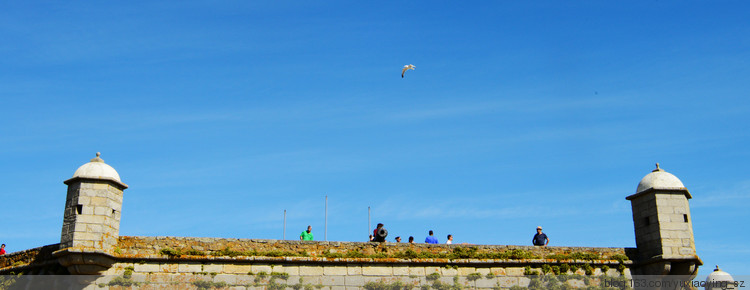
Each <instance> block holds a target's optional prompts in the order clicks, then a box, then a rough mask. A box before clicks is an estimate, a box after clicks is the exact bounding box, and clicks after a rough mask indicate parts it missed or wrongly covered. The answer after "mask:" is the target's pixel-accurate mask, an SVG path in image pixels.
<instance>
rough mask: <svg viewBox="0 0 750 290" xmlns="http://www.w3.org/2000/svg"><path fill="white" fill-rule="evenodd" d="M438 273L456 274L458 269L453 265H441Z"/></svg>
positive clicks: (444, 274) (445, 274)
mask: <svg viewBox="0 0 750 290" xmlns="http://www.w3.org/2000/svg"><path fill="white" fill-rule="evenodd" d="M440 274H441V275H443V276H456V275H458V269H456V268H453V267H441V268H440Z"/></svg>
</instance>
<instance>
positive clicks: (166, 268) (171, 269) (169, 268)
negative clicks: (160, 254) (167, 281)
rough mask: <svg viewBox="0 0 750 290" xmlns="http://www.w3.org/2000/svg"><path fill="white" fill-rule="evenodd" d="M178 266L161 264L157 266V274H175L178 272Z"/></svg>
mask: <svg viewBox="0 0 750 290" xmlns="http://www.w3.org/2000/svg"><path fill="white" fill-rule="evenodd" d="M178 266H179V265H178V264H175V263H163V264H159V269H158V272H162V273H177V272H179V270H178Z"/></svg>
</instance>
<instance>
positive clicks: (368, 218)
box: [367, 206, 370, 237]
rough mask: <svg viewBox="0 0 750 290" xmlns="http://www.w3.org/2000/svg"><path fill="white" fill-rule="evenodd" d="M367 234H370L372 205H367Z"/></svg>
mask: <svg viewBox="0 0 750 290" xmlns="http://www.w3.org/2000/svg"><path fill="white" fill-rule="evenodd" d="M367 236H368V237H369V236H370V207H369V206H368V207H367Z"/></svg>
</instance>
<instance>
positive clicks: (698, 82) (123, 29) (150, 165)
mask: <svg viewBox="0 0 750 290" xmlns="http://www.w3.org/2000/svg"><path fill="white" fill-rule="evenodd" d="M749 9H750V4H748V3H746V2H743V1H719V2H705V1H687V2H685V1H640V2H635V3H627V4H625V3H620V2H612V1H567V2H564V3H560V2H559V1H535V2H533V3H525V2H511V1H496V2H489V1H483V2H455V1H430V2H409V3H403V2H372V3H352V2H350V1H314V2H310V1H294V2H292V1H253V2H250V1H232V2H229V1H205V2H204V1H181V2H179V3H177V2H160V3H155V2H154V1H130V2H127V3H125V2H123V3H117V2H101V3H91V2H83V1H73V2H69V3H60V2H55V1H49V2H43V1H22V2H4V3H2V4H0V39H2V41H0V54H1V55H2V56H3V57H1V58H0V96H1V97H2V106H0V123H1V124H2V126H0V136H2V138H1V139H0V172H2V174H1V175H0V196H1V197H2V204H3V207H2V208H3V210H2V211H0V221H2V225H3V226H2V227H0V241H1V242H3V243H6V244H8V249H9V250H10V251H17V250H22V249H27V248H31V247H36V246H42V245H47V244H53V243H56V242H58V241H59V236H60V228H61V224H62V213H63V206H64V199H65V190H66V187H65V185H64V184H63V183H62V181H64V180H66V179H68V178H70V177H71V176H72V174H73V172H74V171H75V170H76V168H78V167H79V166H80V165H82V164H84V163H86V162H88V160H89V159H91V158H93V157H94V154H95V152H102V158H103V159H104V160H105V161H106V162H107V163H108V164H110V165H112V166H113V167H114V168H115V169H117V171H118V172H119V173H120V175H121V177H122V180H123V182H125V183H126V184H128V185H129V186H130V188H129V189H127V190H126V191H125V200H124V205H123V212H122V224H121V229H120V234H121V235H132V236H156V235H159V236H164V235H169V236H201V237H234V238H263V239H280V238H282V235H283V234H284V233H283V212H284V210H286V211H287V221H286V224H287V230H286V237H287V239H296V238H297V237H298V235H299V232H301V231H302V230H303V229H304V228H305V227H306V226H307V225H308V224H310V225H312V226H313V232H314V234H315V237H316V239H318V240H322V239H323V237H324V213H325V202H324V201H325V196H328V231H327V236H328V240H336V241H364V240H366V239H367V234H368V228H367V208H368V207H371V209H372V224H373V226H374V224H376V223H378V222H382V223H384V224H385V225H386V228H387V229H388V230H389V232H390V236H389V240H390V239H391V238H393V237H395V236H397V235H399V236H402V237H408V236H414V237H415V238H416V239H417V240H418V241H422V240H424V237H425V235H426V232H427V231H428V230H430V229H432V230H434V231H435V232H436V236H438V238H439V239H440V240H441V241H444V240H445V236H446V235H447V234H449V233H450V234H453V235H454V236H455V241H456V242H468V243H475V244H511V245H528V244H530V240H531V236H532V235H533V233H534V228H535V227H536V226H537V225H542V226H544V228H545V232H546V233H547V234H548V235H549V236H550V240H551V245H556V246H604V247H634V246H635V239H634V233H633V225H632V215H631V211H630V203H629V202H628V201H627V200H625V197H626V196H628V195H630V194H633V193H634V191H635V189H636V186H637V184H638V182H639V181H640V179H641V178H642V177H643V176H644V175H646V174H648V173H649V172H650V171H651V170H652V169H653V168H654V163H656V162H659V163H660V164H661V167H662V168H663V169H665V170H666V171H668V172H670V173H673V174H675V175H676V176H677V177H679V178H680V179H681V180H682V181H683V183H684V184H685V185H686V186H687V187H688V189H689V190H690V191H691V193H692V194H693V199H692V200H691V201H690V202H691V212H692V216H693V226H694V232H695V239H696V245H697V250H698V254H699V256H700V257H701V258H702V259H703V261H704V262H705V263H706V265H705V266H704V267H703V268H702V269H701V274H702V275H705V274H707V273H709V272H710V271H711V270H712V269H713V265H716V264H719V265H720V266H721V267H722V269H724V270H725V271H727V272H729V273H732V274H735V275H748V274H750V271H748V269H747V266H746V265H747V261H748V260H750V247H749V246H747V245H746V242H745V241H747V240H748V239H749V238H750V237H749V236H750V234H748V227H747V220H748V219H749V218H750V214H748V210H747V207H748V204H749V202H750V197H748V191H750V177H749V176H748V172H750V171H749V170H748V165H747V164H749V163H750V154H748V152H749V151H748V149H747V148H748V145H750V144H748V143H749V141H750V133H748V132H750V130H749V129H750V128H748V124H749V123H750V117H748V116H749V113H750V101H748V95H749V93H750V82H748V81H747V80H748V79H750V69H749V68H750V65H749V64H750V63H749V62H748V60H750V38H748V37H747V36H748V35H750V21H749V20H748V18H747V11H748V10H749ZM406 64H414V65H415V66H416V70H414V71H408V72H407V73H406V77H405V78H403V79H402V78H401V76H400V73H401V68H402V67H403V66H404V65H406Z"/></svg>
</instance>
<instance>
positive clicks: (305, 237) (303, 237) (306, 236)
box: [299, 226, 313, 241]
mask: <svg viewBox="0 0 750 290" xmlns="http://www.w3.org/2000/svg"><path fill="white" fill-rule="evenodd" d="M299 240H300V241H312V240H313V234H312V226H307V230H306V231H302V233H301V234H299Z"/></svg>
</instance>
